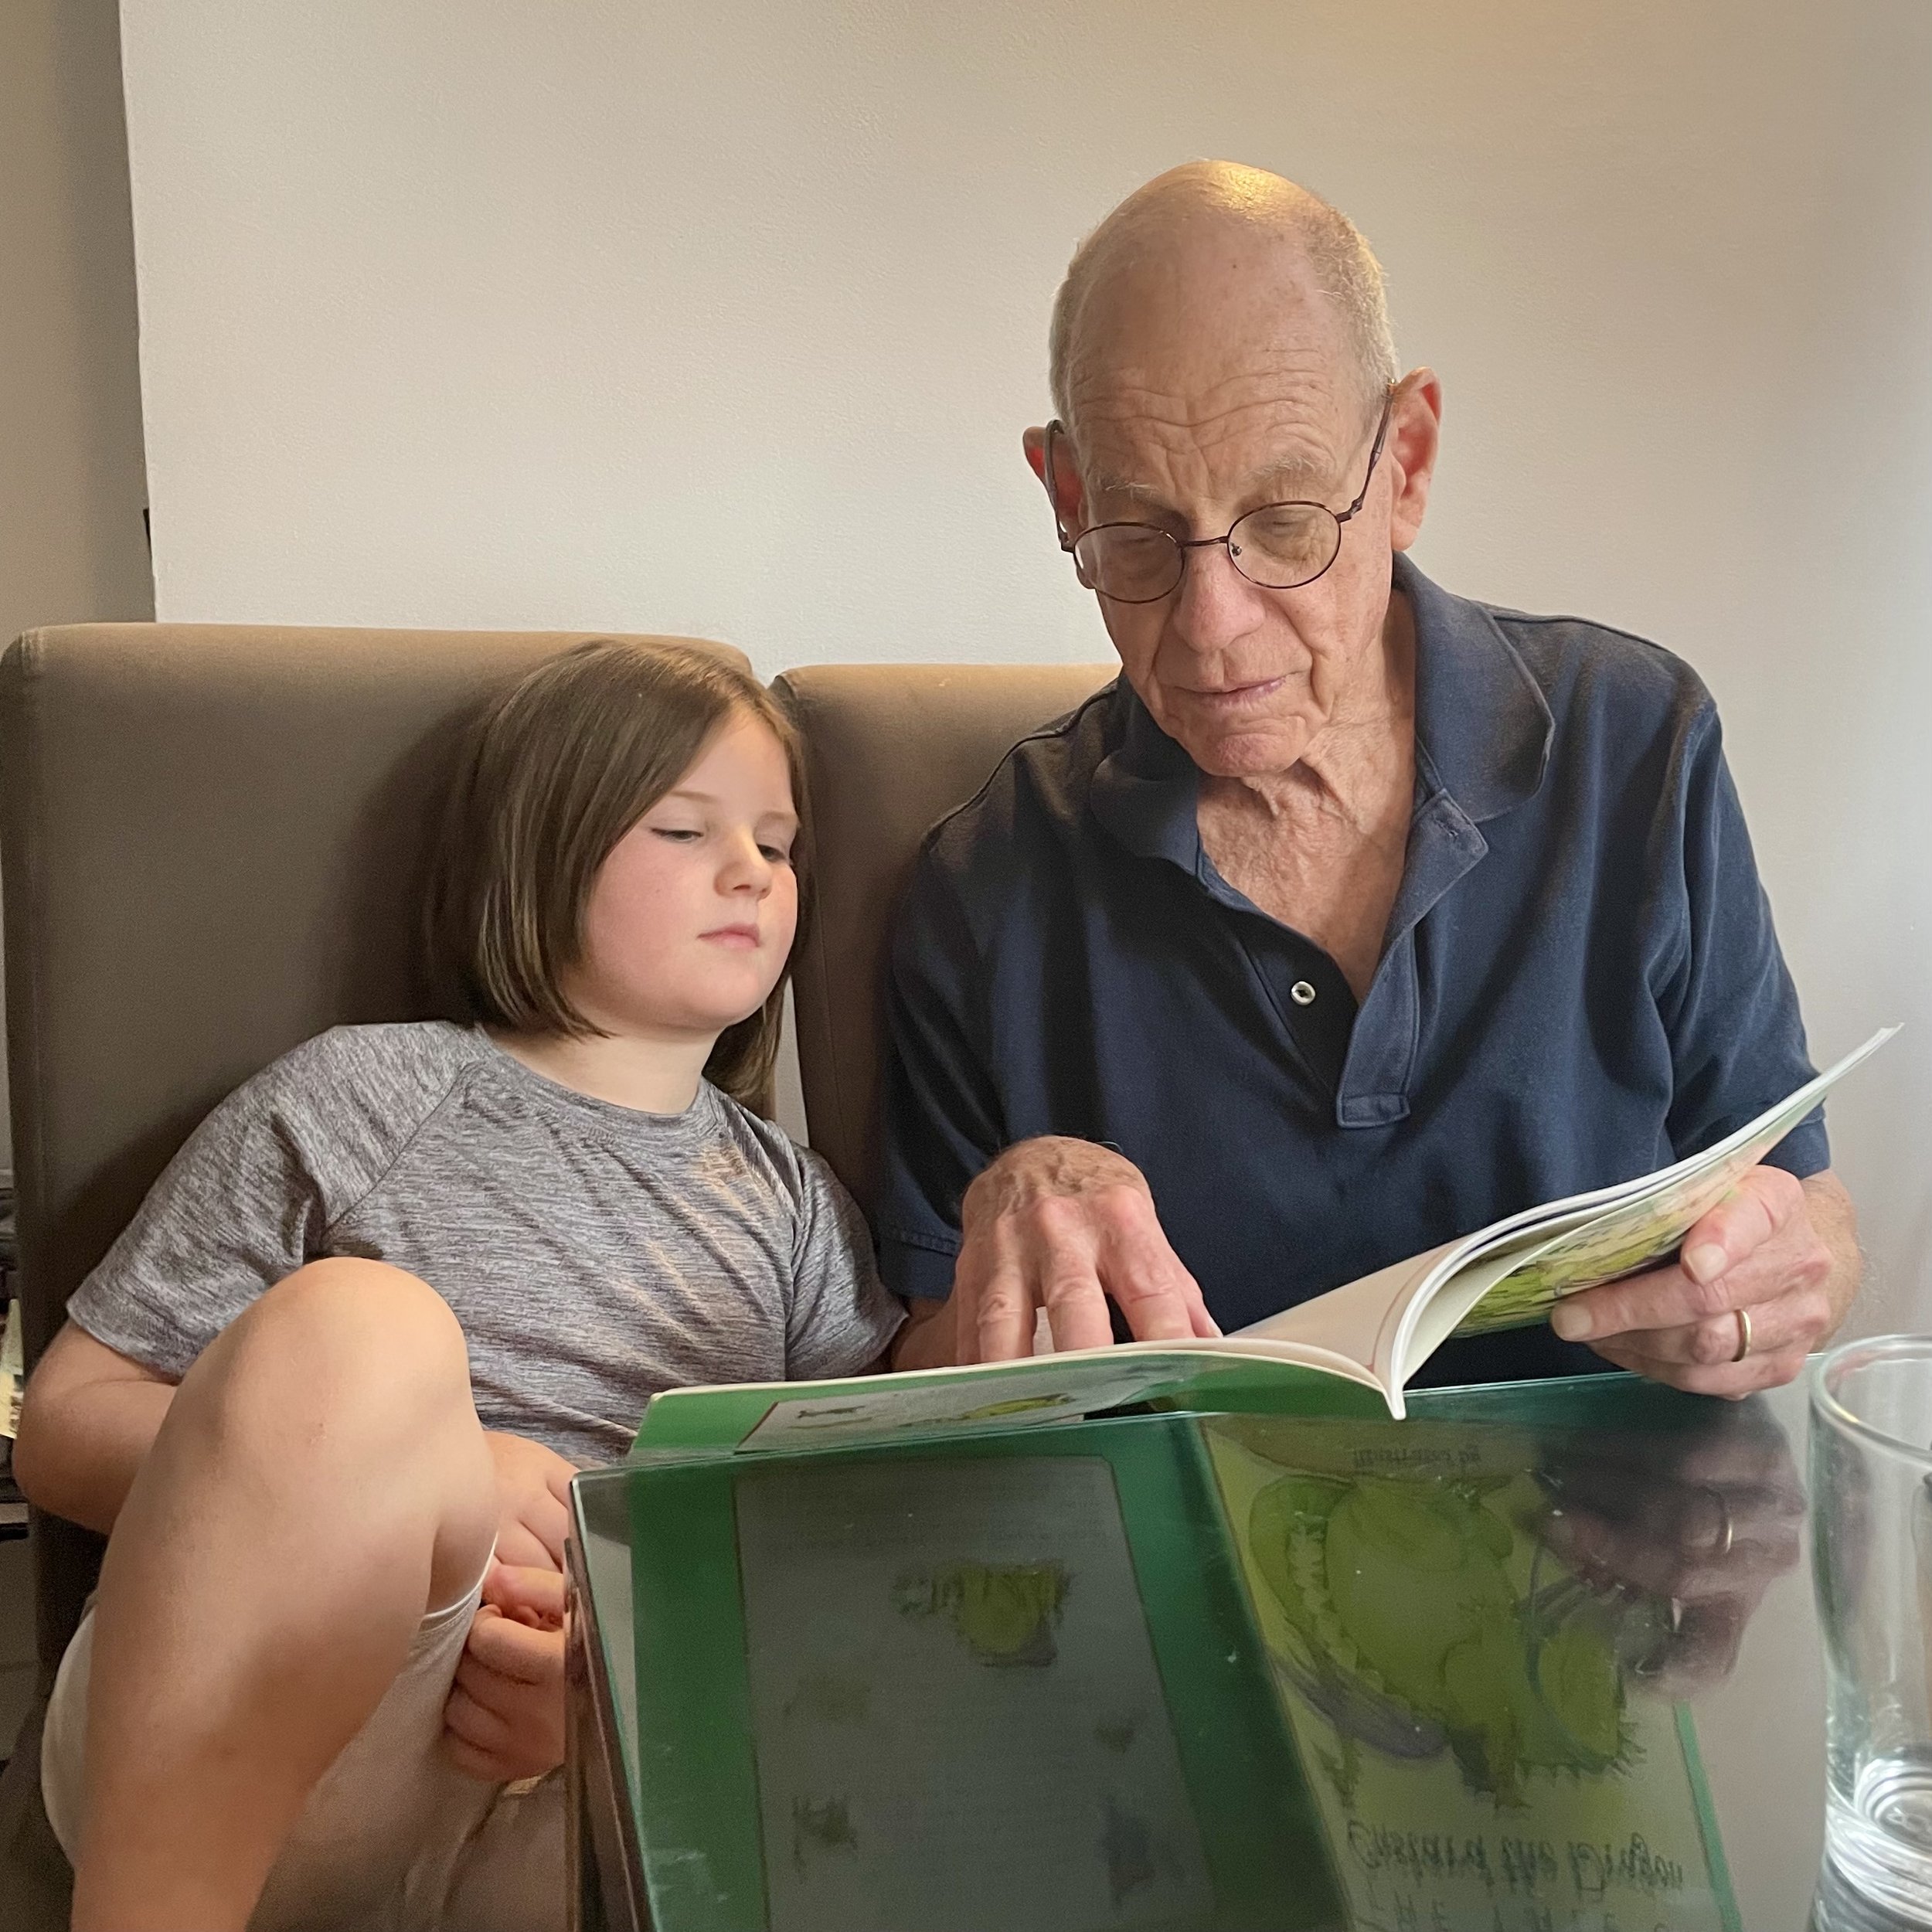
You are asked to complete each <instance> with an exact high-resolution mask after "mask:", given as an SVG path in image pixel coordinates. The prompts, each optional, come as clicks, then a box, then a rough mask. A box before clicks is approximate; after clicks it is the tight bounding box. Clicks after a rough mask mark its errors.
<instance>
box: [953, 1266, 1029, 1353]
mask: <svg viewBox="0 0 1932 1932" xmlns="http://www.w3.org/2000/svg"><path fill="white" fill-rule="evenodd" d="M1034 1305H1035V1304H1034V1298H1033V1295H1032V1292H1031V1291H1030V1290H1029V1287H1028V1286H1027V1283H1026V1277H1025V1276H1024V1275H1023V1274H1021V1272H1020V1270H1019V1268H1018V1267H1017V1266H1015V1265H1013V1264H1010V1263H1009V1264H1006V1265H1005V1266H1003V1267H1000V1268H998V1270H995V1273H994V1274H992V1277H990V1278H989V1279H988V1281H986V1282H985V1284H983V1285H982V1286H981V1289H980V1291H979V1294H978V1304H977V1306H976V1307H975V1310H974V1311H973V1317H972V1321H971V1328H970V1329H968V1325H967V1324H966V1323H965V1322H964V1321H961V1325H960V1326H961V1341H962V1342H970V1344H971V1349H972V1352H971V1355H969V1356H968V1358H967V1359H968V1360H969V1361H972V1362H1012V1361H1015V1360H1017V1359H1019V1357H1020V1356H1022V1355H1031V1354H1032V1352H1033V1308H1034Z"/></svg>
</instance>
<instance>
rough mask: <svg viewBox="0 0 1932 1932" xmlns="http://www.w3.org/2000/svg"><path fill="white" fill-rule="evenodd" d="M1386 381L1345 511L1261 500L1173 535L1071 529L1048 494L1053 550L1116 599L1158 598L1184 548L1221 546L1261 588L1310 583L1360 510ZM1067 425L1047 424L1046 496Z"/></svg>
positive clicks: (1104, 526)
mask: <svg viewBox="0 0 1932 1932" xmlns="http://www.w3.org/2000/svg"><path fill="white" fill-rule="evenodd" d="M1395 395H1396V393H1395V390H1394V389H1393V387H1391V388H1390V389H1389V391H1388V393H1386V395H1385V396H1383V400H1382V417H1381V420H1379V422H1378V423H1376V435H1375V443H1374V445H1373V446H1372V447H1371V449H1370V450H1369V467H1368V468H1367V469H1366V471H1363V472H1362V488H1360V489H1359V490H1358V491H1357V492H1355V501H1354V502H1352V503H1351V504H1350V505H1349V507H1348V508H1347V509H1345V510H1332V509H1329V508H1328V505H1326V504H1325V503H1301V502H1289V503H1264V504H1262V505H1260V506H1259V507H1258V508H1257V509H1252V510H1249V511H1247V512H1245V513H1244V514H1243V515H1240V516H1237V517H1236V519H1234V521H1233V522H1232V523H1231V524H1230V525H1229V526H1228V529H1227V533H1226V535H1225V536H1199V537H1179V536H1175V534H1174V533H1173V532H1172V531H1171V530H1164V529H1162V527H1161V526H1160V525H1158V523H1095V524H1092V525H1090V526H1088V528H1087V529H1084V530H1082V531H1080V532H1078V533H1077V534H1076V533H1074V532H1070V531H1069V530H1068V529H1067V528H1066V526H1065V525H1064V524H1063V523H1060V505H1059V501H1058V499H1057V498H1054V509H1053V515H1054V522H1055V524H1056V527H1057V528H1058V529H1059V530H1060V548H1061V549H1063V550H1064V551H1066V553H1067V554H1068V555H1069V556H1070V557H1072V558H1073V568H1074V570H1076V571H1077V573H1079V577H1080V582H1081V583H1083V584H1084V585H1085V586H1086V587H1087V589H1088V590H1096V591H1098V592H1099V594H1100V595H1101V596H1102V597H1106V598H1108V599H1110V600H1111V601H1112V602H1114V603H1115V604H1158V603H1159V602H1160V600H1161V599H1162V598H1163V597H1167V596H1168V595H1170V594H1172V592H1173V591H1174V590H1175V589H1176V588H1177V587H1179V583H1180V581H1181V578H1182V573H1184V572H1185V570H1186V568H1187V553H1188V552H1189V551H1190V550H1201V549H1226V552H1227V553H1228V561H1229V562H1230V563H1232V564H1233V566H1234V567H1235V568H1236V570H1239V571H1240V573H1241V574H1242V576H1243V577H1246V578H1247V580H1248V581H1249V582H1250V583H1257V584H1259V585H1260V587H1262V588H1263V589H1264V590H1299V589H1300V588H1301V586H1302V585H1303V584H1304V583H1314V581H1315V579H1316V578H1317V577H1321V575H1323V574H1324V573H1325V572H1326V571H1327V570H1328V569H1329V567H1330V566H1332V564H1333V563H1334V562H1335V559H1336V558H1337V557H1338V556H1340V555H1341V554H1342V526H1343V525H1344V524H1345V523H1346V522H1348V521H1349V519H1350V518H1351V517H1352V516H1353V515H1355V513H1356V512H1358V511H1359V509H1361V508H1362V504H1363V502H1365V501H1366V498H1367V497H1368V494H1369V480H1370V479H1371V478H1372V477H1373V476H1374V474H1375V471H1376V464H1377V463H1378V462H1379V461H1380V460H1381V457H1382V445H1383V439H1384V438H1385V437H1386V436H1387V435H1388V434H1389V411H1390V410H1392V409H1393V407H1394V406H1395ZM1065 434H1066V430H1065V429H1064V428H1063V427H1062V426H1061V424H1060V421H1059V420H1058V418H1056V419H1055V420H1053V422H1051V423H1048V424H1047V426H1046V460H1045V461H1044V462H1043V464H1042V465H1041V468H1042V471H1043V474H1044V480H1045V481H1046V486H1047V494H1048V495H1049V497H1050V496H1053V477H1054V474H1055V471H1054V468H1053V444H1054V442H1055V440H1056V438H1058V437H1063V436H1064V435H1065Z"/></svg>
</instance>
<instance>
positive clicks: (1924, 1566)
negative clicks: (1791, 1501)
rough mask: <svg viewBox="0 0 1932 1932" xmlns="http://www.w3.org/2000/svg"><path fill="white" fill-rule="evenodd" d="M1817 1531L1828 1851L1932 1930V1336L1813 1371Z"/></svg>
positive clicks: (1848, 1350)
mask: <svg viewBox="0 0 1932 1932" xmlns="http://www.w3.org/2000/svg"><path fill="white" fill-rule="evenodd" d="M1811 1532H1812V1533H1811V1562H1812V1580H1813V1583H1815V1587H1816V1588H1817V1591H1818V1622H1819V1625H1820V1628H1821V1631H1822V1633H1823V1636H1824V1640H1825V1668H1826V1676H1827V1680H1828V1706H1827V1712H1826V1725H1825V1736H1826V1744H1825V1749H1826V1753H1827V1772H1828V1777H1827V1784H1826V1791H1825V1854H1826V1856H1827V1858H1828V1859H1829V1860H1830V1862H1832V1864H1833V1865H1834V1866H1836V1867H1837V1869H1838V1872H1839V1873H1840V1874H1841V1875H1842V1876H1843V1877H1844V1878H1845V1879H1846V1880H1847V1881H1849V1883H1850V1884H1852V1886H1855V1887H1856V1888H1857V1889H1858V1890H1859V1891H1860V1892H1862V1893H1864V1894H1865V1895H1866V1897H1868V1898H1869V1899H1872V1900H1876V1901H1878V1902H1879V1903H1882V1904H1883V1905H1886V1906H1889V1907H1891V1908H1893V1910H1896V1911H1900V1912H1903V1913H1907V1914H1909V1915H1913V1917H1914V1919H1915V1920H1916V1922H1918V1923H1927V1922H1932V1336H1925V1335H1887V1336H1885V1337H1883V1338H1879V1339H1876V1340H1873V1341H1866V1342H1847V1343H1845V1345H1843V1346H1842V1347H1841V1348H1838V1349H1833V1350H1832V1352H1831V1353H1830V1354H1828V1355H1825V1356H1823V1357H1822V1358H1821V1359H1819V1360H1818V1362H1815V1363H1814V1364H1813V1365H1812V1369H1811Z"/></svg>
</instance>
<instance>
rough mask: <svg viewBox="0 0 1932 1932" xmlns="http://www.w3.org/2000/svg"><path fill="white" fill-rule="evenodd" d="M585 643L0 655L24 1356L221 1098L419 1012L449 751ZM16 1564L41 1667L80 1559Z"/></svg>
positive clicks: (235, 629)
mask: <svg viewBox="0 0 1932 1932" xmlns="http://www.w3.org/2000/svg"><path fill="white" fill-rule="evenodd" d="M583 635H585V634H584V633H577V632H572V633H568V634H565V633H559V632H548V631H522V632H514V631H497V632H493V631H335V630H293V629H283V628H273V629H270V628H260V627H257V626H253V625H234V626H229V625H206V624H84V625H70V626H66V627H63V628H58V629H50V630H44V631H29V633H28V634H26V636H25V637H24V638H21V639H20V640H19V642H17V643H16V644H15V645H13V646H12V648H11V649H10V650H9V651H7V653H6V655H5V658H4V659H0V876H4V880H5V889H4V898H5V921H6V992H7V1030H8V1042H9V1063H10V1068H11V1073H12V1117H13V1145H14V1165H15V1184H16V1186H17V1188H18V1190H19V1245H20V1265H21V1281H22V1291H23V1292H22V1313H23V1315H24V1316H25V1318H26V1330H27V1335H26V1338H27V1346H28V1351H29V1360H30V1361H31V1360H32V1359H33V1357H34V1356H35V1355H37V1354H38V1353H39V1350H40V1349H41V1348H42V1347H43V1346H44V1345H45V1344H46V1342H47V1340H48V1339H49V1338H50V1337H51V1336H52V1335H53V1332H54V1331H55V1330H56V1328H58V1327H59V1326H60V1319H61V1313H62V1310H63V1308H64V1307H65V1305H66V1299H67V1297H68V1295H69V1294H70V1293H71V1292H72V1291H73V1289H74V1288H75V1287H77V1286H78V1285H79V1284H80V1281H81V1279H82V1277H83V1276H84V1275H85V1274H87V1271H88V1270H89V1269H90V1268H91V1267H93V1266H94V1264H95V1262H96V1261H97V1260H99V1259H100V1256H101V1255H102V1253H104V1252H105V1250H106V1249H107V1246H108V1244H109V1243H111V1241H112V1240H114V1236H115V1235H116V1234H117V1233H119V1231H120V1230H121V1227H122V1226H124V1223H126V1222H127V1220H128V1217H129V1216H131V1214H132V1213H133V1212H134V1208H135V1207H136V1206H137V1205H138V1203H139V1202H140V1200H141V1196H142V1195H143V1194H144V1193H145V1192H146V1191H147V1189H148V1185H149V1183H150V1182H152V1181H153V1180H154V1179H155V1176H156V1175H158V1173H159V1172H160V1171H161V1169H162V1167H163V1166H164V1165H165V1164H166V1162H167V1161H168V1158H169V1156H170V1155H172V1153H173V1152H174V1151H175V1148H177V1147H178V1146H179V1145H180V1144H181V1142H182V1140H183V1139H184V1138H185V1137H186V1135H187V1134H188V1133H189V1130H190V1129H191V1128H193V1126H194V1125H195V1124H196V1122H197V1121H199V1119H200V1118H201V1117H202V1115H203V1114H206V1112H207V1111H208V1110H209V1107H212V1106H213V1104H214V1103H215V1102H216V1100H219V1099H220V1098H221V1097H222V1096H223V1094H226V1093H227V1092H228V1091H229V1090H230V1089H231V1088H233V1087H236V1085H238V1084H239V1083H240V1082H241V1081H242V1080H245V1079H247V1077H248V1076H249V1075H250V1074H251V1073H254V1072H255V1071H256V1070H257V1069H259V1068H260V1067H262V1066H265V1065H266V1064H267V1063H268V1062H269V1061H270V1060H273V1059H274V1058H275V1056H277V1054H280V1053H284V1052H285V1051H286V1050H287V1049H288V1048H290V1047H291V1046H294V1045H296V1044H297V1043H298V1042H299V1041H301V1040H303V1039H307V1038H308V1036H310V1035H311V1034H313V1033H318V1032H321V1031H322V1030H323V1029H325V1028H326V1027H328V1026H334V1025H337V1024H338V1023H341V1022H354V1021H367V1020H382V1019H405V1018H408V1017H410V1016H411V1015H413V1014H415V1013H417V1012H418V1011H420V1007H419V1005H418V998H419V993H418V988H417V984H416V975H415V962H416V957H417V954H416V940H417V883H418V880H419V878H420V871H421V866H422V862H423V856H424V852H425V848H426V845H427V834H428V831H429V828H430V825H432V824H433V822H434V801H436V800H437V798H438V796H439V794H440V791H441V789H442V787H443V786H444V784H445V782H446V774H447V769H448V765H449V761H450V757H451V753H452V751H453V750H454V745H455V742H456V739H457V733H458V732H459V730H460V729H461V726H462V724H463V723H464V720H465V719H467V718H468V716H470V714H471V713H472V712H473V710H474V709H475V707H476V706H478V704H479V703H480V702H482V701H483V700H484V699H485V697H486V696H488V694H489V693H491V692H493V691H495V689H498V688H499V687H500V686H501V685H503V684H505V683H506V682H509V681H510V680H512V679H515V677H517V676H518V675H520V674H521V673H522V672H524V671H525V670H526V669H527V668H529V666H530V665H532V664H534V663H536V662H537V661H538V660H539V659H540V658H544V657H546V656H548V655H551V654H552V653H553V652H555V651H560V650H563V649H565V648H567V647H568V646H569V645H572V644H574V643H576V642H577V641H580V638H581V637H582V636H583ZM715 648H719V649H724V648H725V647H723V646H719V647H715ZM729 655H731V656H732V657H733V658H734V659H736V661H737V662H740V663H742V662H743V659H742V658H739V657H738V654H737V653H736V652H730V653H729ZM35 1543H36V1564H35V1569H36V1594H37V1600H38V1609H39V1641H40V1653H41V1658H42V1662H43V1667H45V1668H51V1666H52V1664H53V1662H54V1661H55V1660H56V1659H57V1658H58V1656H59V1654H60V1648H61V1647H62V1646H63V1645H64V1644H65V1643H66V1638H67V1636H68V1634H69V1633H70V1631H71V1630H72V1628H73V1624H74V1622H75V1621H76V1620H77V1617H78V1614H79V1611H80V1601H81V1599H82V1597H83V1595H84V1594H85V1592H86V1591H87V1589H88V1588H90V1587H91V1583H92V1578H93V1572H94V1564H95V1562H96V1560H97V1542H96V1539H94V1538H92V1537H90V1536H87V1534H86V1532H83V1531H81V1530H79V1529H75V1528H73V1526H71V1525H68V1524H64V1523H57V1522H49V1521H42V1522H39V1523H37V1524H36V1537H35Z"/></svg>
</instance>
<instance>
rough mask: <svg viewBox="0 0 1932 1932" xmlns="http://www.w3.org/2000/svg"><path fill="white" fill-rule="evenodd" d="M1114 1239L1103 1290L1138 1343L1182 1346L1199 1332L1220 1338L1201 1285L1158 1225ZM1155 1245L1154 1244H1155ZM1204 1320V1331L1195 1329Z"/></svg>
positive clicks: (1107, 1256) (1104, 1271) (1107, 1257)
mask: <svg viewBox="0 0 1932 1932" xmlns="http://www.w3.org/2000/svg"><path fill="white" fill-rule="evenodd" d="M1148 1219H1149V1221H1150V1223H1152V1225H1151V1226H1150V1228H1149V1229H1148V1230H1147V1231H1146V1232H1145V1233H1141V1232H1140V1231H1138V1230H1136V1231H1134V1233H1133V1234H1132V1235H1131V1236H1128V1238H1125V1239H1121V1240H1116V1241H1114V1243H1112V1244H1111V1246H1110V1247H1109V1248H1108V1250H1107V1252H1106V1253H1105V1254H1104V1256H1103V1257H1102V1260H1101V1267H1100V1272H1101V1275H1102V1277H1103V1278H1104V1281H1105V1282H1106V1284H1107V1291H1108V1292H1109V1293H1110V1294H1111V1295H1112V1296H1113V1298H1114V1300H1115V1301H1117V1302H1118V1303H1119V1304H1120V1305H1121V1313H1122V1314H1123V1315H1124V1316H1125V1317H1126V1318H1127V1325H1128V1328H1131V1330H1132V1331H1133V1332H1134V1340H1135V1341H1137V1342H1185V1341H1188V1340H1189V1339H1191V1338H1192V1337H1193V1336H1195V1335H1199V1334H1202V1333H1203V1332H1205V1333H1206V1334H1208V1335H1218V1334H1219V1332H1220V1331H1219V1329H1218V1328H1216V1327H1215V1326H1214V1325H1213V1317H1211V1316H1209V1315H1208V1312H1207V1308H1206V1304H1205V1303H1204V1302H1203V1301H1202V1299H1201V1290H1200V1286H1199V1284H1198V1283H1197V1282H1196V1281H1195V1279H1194V1277H1193V1276H1192V1275H1191V1274H1189V1273H1188V1271H1187V1270H1186V1269H1185V1267H1182V1265H1181V1259H1180V1257H1179V1255H1177V1254H1176V1253H1175V1252H1174V1250H1172V1248H1171V1247H1168V1244H1167V1237H1166V1236H1165V1235H1164V1234H1162V1232H1161V1230H1160V1226H1159V1225H1158V1223H1153V1219H1152V1215H1151V1212H1150V1214H1149V1216H1148ZM1157 1243H1158V1245H1156V1244H1157ZM1202 1319H1205V1320H1206V1321H1207V1324H1208V1325H1207V1328H1206V1330H1205V1331H1203V1330H1202V1328H1200V1326H1199V1322H1200V1321H1201V1320H1202Z"/></svg>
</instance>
